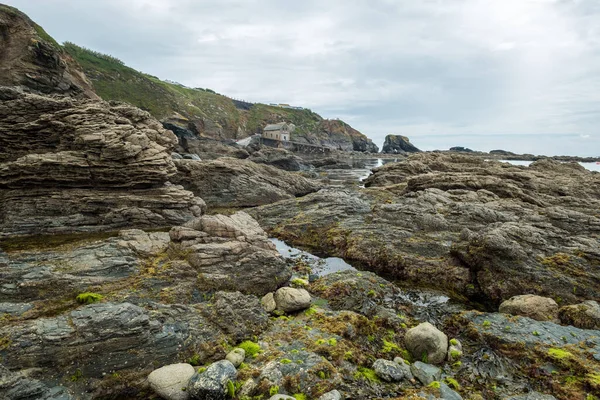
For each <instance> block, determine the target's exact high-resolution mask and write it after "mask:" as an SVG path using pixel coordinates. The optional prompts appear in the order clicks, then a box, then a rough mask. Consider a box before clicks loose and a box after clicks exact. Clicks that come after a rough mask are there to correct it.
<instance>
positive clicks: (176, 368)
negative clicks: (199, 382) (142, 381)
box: [148, 363, 195, 400]
mask: <svg viewBox="0 0 600 400" xmlns="http://www.w3.org/2000/svg"><path fill="white" fill-rule="evenodd" d="M194 372H195V371H194V367H192V366H191V365H190V364H183V363H181V364H171V365H166V366H164V367H162V368H159V369H156V370H154V371H152V372H151V373H150V375H148V383H149V384H150V387H151V388H152V390H154V392H156V394H157V395H159V396H160V397H162V398H163V399H166V400H187V399H188V398H189V397H190V396H189V393H188V392H187V390H183V389H186V388H187V385H188V382H189V380H190V378H191V377H192V375H194Z"/></svg>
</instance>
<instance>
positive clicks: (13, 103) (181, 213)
mask: <svg viewBox="0 0 600 400" xmlns="http://www.w3.org/2000/svg"><path fill="white" fill-rule="evenodd" d="M175 143H176V138H175V136H174V135H173V134H172V133H171V132H170V131H166V130H164V129H163V128H162V126H161V125H160V123H159V122H158V121H156V120H154V119H153V118H152V117H151V116H150V115H149V114H148V113H146V112H144V111H142V110H139V109H137V108H134V107H131V106H127V105H123V104H119V105H116V104H115V105H109V104H108V103H105V102H102V101H95V100H75V99H72V98H66V97H62V98H61V97H47V96H38V95H33V94H26V93H20V92H18V91H17V90H15V89H11V88H0V147H1V148H2V149H3V150H4V151H3V152H2V153H1V154H0V203H1V204H2V209H3V212H2V213H0V236H7V235H31V234H43V233H71V232H91V231H108V230H118V229H119V228H122V227H161V226H162V227H164V226H170V225H176V224H182V223H184V222H185V221H187V220H189V219H191V218H193V217H195V216H199V215H201V213H202V209H203V207H204V203H203V202H202V201H201V200H200V199H198V198H195V197H194V196H193V194H192V193H191V192H188V191H185V190H183V188H181V187H180V186H173V185H171V184H170V183H169V179H170V178H171V177H172V176H174V174H175V172H176V168H175V165H174V164H173V161H172V159H171V156H170V149H171V148H172V147H173V145H174V144H175Z"/></svg>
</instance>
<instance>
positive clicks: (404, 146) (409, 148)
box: [381, 135, 421, 154]
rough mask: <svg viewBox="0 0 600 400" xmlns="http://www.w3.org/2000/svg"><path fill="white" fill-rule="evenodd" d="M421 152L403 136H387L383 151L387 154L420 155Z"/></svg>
mask: <svg viewBox="0 0 600 400" xmlns="http://www.w3.org/2000/svg"><path fill="white" fill-rule="evenodd" d="M420 151H421V150H419V149H417V148H416V147H415V146H414V145H413V144H412V143H410V140H409V139H408V138H407V137H406V136H401V135H387V136H386V137H385V142H384V143H383V148H382V149H381V152H382V153H387V154H404V153H418V152H420Z"/></svg>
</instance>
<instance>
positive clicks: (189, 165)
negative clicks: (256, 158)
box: [174, 157, 319, 207]
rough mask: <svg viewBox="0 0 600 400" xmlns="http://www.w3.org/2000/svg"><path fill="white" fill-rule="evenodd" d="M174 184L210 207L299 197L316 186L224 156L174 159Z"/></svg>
mask: <svg viewBox="0 0 600 400" xmlns="http://www.w3.org/2000/svg"><path fill="white" fill-rule="evenodd" d="M175 163H176V165H177V169H178V171H179V172H178V174H177V177H176V178H175V180H174V182H176V183H179V184H181V185H183V186H184V187H185V188H187V189H188V190H190V191H192V192H194V193H195V194H196V195H197V196H199V197H201V198H202V199H204V200H205V201H206V202H207V204H208V205H209V206H212V207H252V206H257V205H262V204H270V203H274V202H276V201H279V200H285V199H292V198H295V197H296V196H303V195H306V194H308V193H312V192H315V191H317V190H318V189H319V184H318V183H317V182H315V181H312V180H309V179H307V178H305V177H303V176H301V175H299V174H296V173H292V172H287V171H283V170H281V169H279V168H275V167H272V166H269V165H264V164H257V163H255V162H252V161H249V160H238V159H234V158H229V157H224V158H219V159H218V160H214V161H189V160H176V161H175Z"/></svg>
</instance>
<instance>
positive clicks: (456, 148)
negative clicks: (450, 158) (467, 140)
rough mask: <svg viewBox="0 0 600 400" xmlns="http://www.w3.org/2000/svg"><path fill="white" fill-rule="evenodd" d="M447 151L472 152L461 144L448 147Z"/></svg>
mask: <svg viewBox="0 0 600 400" xmlns="http://www.w3.org/2000/svg"><path fill="white" fill-rule="evenodd" d="M449 151H456V152H459V153H473V150H471V149H469V148H468V147H463V146H454V147H450V149H449Z"/></svg>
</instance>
